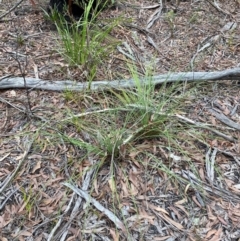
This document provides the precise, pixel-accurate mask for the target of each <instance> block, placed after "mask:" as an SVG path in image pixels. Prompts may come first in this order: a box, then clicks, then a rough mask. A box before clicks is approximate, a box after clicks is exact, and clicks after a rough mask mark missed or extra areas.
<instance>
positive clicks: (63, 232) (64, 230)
mask: <svg viewBox="0 0 240 241" xmlns="http://www.w3.org/2000/svg"><path fill="white" fill-rule="evenodd" d="M93 172H94V169H91V170H89V171H88V172H87V173H86V176H85V179H84V182H83V190H87V189H88V186H89V184H90V177H91V176H92V173H93ZM73 197H75V194H74V195H73V196H72V198H73ZM81 202H82V198H81V197H79V198H78V199H77V201H76V203H75V206H74V208H73V210H72V212H71V215H70V218H69V220H68V222H67V223H66V224H65V225H64V226H63V227H62V228H61V230H60V231H59V232H58V233H57V234H55V232H56V231H57V229H58V228H59V227H60V225H61V223H62V221H63V215H62V217H61V218H60V219H59V220H58V222H57V224H56V225H55V227H54V228H53V229H52V231H51V233H50V235H49V237H48V239H47V241H51V240H59V237H60V236H62V237H61V240H65V237H66V235H67V234H68V227H69V226H70V224H71V222H72V220H73V219H74V218H75V217H76V215H77V214H78V210H79V207H80V205H81ZM67 211H68V210H67ZM66 213H67V212H64V214H66ZM54 234H55V236H54ZM53 236H54V237H53Z"/></svg>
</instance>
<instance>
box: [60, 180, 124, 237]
mask: <svg viewBox="0 0 240 241" xmlns="http://www.w3.org/2000/svg"><path fill="white" fill-rule="evenodd" d="M63 184H64V185H65V186H67V187H69V188H70V189H72V190H73V191H74V192H76V193H77V194H78V195H79V196H81V197H83V198H84V199H85V200H86V201H87V202H88V203H92V204H93V205H94V206H95V208H97V209H98V210H99V211H101V212H102V213H103V214H105V215H106V216H107V217H108V218H109V219H110V220H111V221H112V222H113V223H114V224H115V225H116V227H117V228H119V229H121V230H122V231H124V233H125V234H126V228H125V227H124V224H123V223H122V221H121V220H120V219H119V218H118V217H117V216H116V215H115V214H114V213H113V212H111V211H110V210H108V209H106V208H105V207H103V206H102V204H100V203H99V202H98V201H97V200H95V199H94V198H92V197H91V196H90V195H89V194H88V193H87V192H85V191H83V190H82V189H80V188H77V187H75V186H73V185H72V184H70V183H66V182H65V183H63Z"/></svg>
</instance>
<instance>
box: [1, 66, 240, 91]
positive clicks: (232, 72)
mask: <svg viewBox="0 0 240 241" xmlns="http://www.w3.org/2000/svg"><path fill="white" fill-rule="evenodd" d="M150 78H151V84H152V85H158V84H162V83H169V82H181V81H189V82H191V81H206V80H215V81H216V80H240V68H233V69H227V70H223V71H215V72H179V73H169V74H162V75H155V76H147V77H146V78H139V81H136V80H135V79H133V78H132V79H129V80H126V79H122V80H113V81H108V80H105V81H104V80H103V81H93V82H92V83H91V86H89V83H88V82H83V83H79V82H74V81H70V80H59V81H47V80H39V79H35V78H30V77H29V78H27V77H26V78H25V83H24V80H23V78H20V77H15V78H11V77H9V78H6V76H5V77H4V79H1V78H0V89H13V88H33V89H43V90H54V91H64V90H72V91H81V90H88V89H90V90H98V91H102V90H104V89H106V90H109V89H110V88H115V89H126V88H136V86H137V85H138V84H141V85H146V84H149V79H150Z"/></svg>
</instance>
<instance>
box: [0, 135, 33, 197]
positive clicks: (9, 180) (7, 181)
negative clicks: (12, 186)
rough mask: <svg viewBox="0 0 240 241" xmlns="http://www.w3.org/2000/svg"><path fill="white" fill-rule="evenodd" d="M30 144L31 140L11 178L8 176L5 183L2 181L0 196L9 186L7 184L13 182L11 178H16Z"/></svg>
mask: <svg viewBox="0 0 240 241" xmlns="http://www.w3.org/2000/svg"><path fill="white" fill-rule="evenodd" d="M32 143H33V140H31V141H30V143H29V145H28V147H27V149H26V151H25V152H24V153H23V157H22V160H21V161H20V162H19V163H18V166H17V168H16V169H15V171H14V172H13V173H12V175H11V176H9V177H8V178H7V179H6V180H5V181H4V184H3V186H2V187H1V189H0V194H1V193H2V192H3V191H4V190H5V188H6V187H7V186H8V185H9V183H10V182H11V181H12V180H13V178H14V177H15V176H16V174H17V172H18V171H19V169H20V167H21V166H22V164H23V163H24V161H25V160H26V158H27V155H28V153H29V151H30V149H31V147H32Z"/></svg>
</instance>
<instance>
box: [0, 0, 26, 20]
mask: <svg viewBox="0 0 240 241" xmlns="http://www.w3.org/2000/svg"><path fill="white" fill-rule="evenodd" d="M22 2H23V0H20V1H19V2H17V3H16V4H15V5H14V6H13V7H11V8H10V9H9V10H8V11H7V12H6V13H4V14H3V15H1V16H0V19H2V18H4V17H5V16H6V15H8V14H9V13H11V12H12V11H13V10H14V9H15V8H17V7H18V5H20V4H21V3H22Z"/></svg>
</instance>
